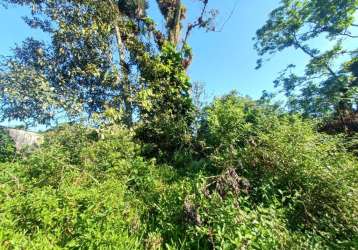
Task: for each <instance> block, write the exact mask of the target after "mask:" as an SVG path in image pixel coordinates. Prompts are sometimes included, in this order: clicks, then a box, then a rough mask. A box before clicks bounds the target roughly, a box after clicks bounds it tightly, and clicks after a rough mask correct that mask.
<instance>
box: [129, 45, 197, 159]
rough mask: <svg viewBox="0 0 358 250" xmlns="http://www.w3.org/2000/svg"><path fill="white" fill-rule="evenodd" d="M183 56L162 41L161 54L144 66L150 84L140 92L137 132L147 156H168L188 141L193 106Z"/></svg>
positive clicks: (188, 142) (146, 79)
mask: <svg viewBox="0 0 358 250" xmlns="http://www.w3.org/2000/svg"><path fill="white" fill-rule="evenodd" d="M184 58H185V55H183V53H178V52H177V51H176V49H175V47H174V46H173V45H172V44H170V43H165V44H164V45H163V48H162V51H161V54H160V55H158V56H157V57H156V58H155V59H154V60H153V61H152V63H151V64H149V65H145V67H144V68H143V76H142V77H143V78H144V79H145V82H146V83H148V84H149V87H148V88H146V89H144V90H142V91H141V92H140V93H139V98H138V101H139V106H140V118H141V122H140V123H139V127H138V128H137V130H136V132H137V138H139V139H140V140H141V141H142V142H144V143H146V144H147V148H148V149H149V150H147V152H145V154H147V155H149V156H157V157H158V158H161V157H163V158H164V159H167V160H168V159H169V158H171V157H172V156H173V154H174V153H175V152H176V151H178V150H181V149H183V148H184V147H188V146H189V144H190V141H191V134H192V133H191V125H192V123H193V121H194V106H193V104H192V100H191V97H190V94H189V91H190V87H191V84H190V82H189V78H188V77H187V75H186V72H185V69H184V68H183V65H182V61H183V59H184Z"/></svg>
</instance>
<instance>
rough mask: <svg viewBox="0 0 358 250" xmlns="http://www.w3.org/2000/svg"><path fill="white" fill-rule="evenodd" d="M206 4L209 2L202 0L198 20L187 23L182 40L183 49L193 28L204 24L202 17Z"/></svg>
mask: <svg viewBox="0 0 358 250" xmlns="http://www.w3.org/2000/svg"><path fill="white" fill-rule="evenodd" d="M208 3H209V0H204V1H203V8H202V9H201V13H200V16H199V17H198V19H197V20H196V21H195V22H194V23H189V25H188V28H187V30H186V32H185V37H184V40H183V47H184V46H185V44H186V43H187V40H188V38H189V35H190V33H191V31H192V30H193V29H194V28H196V27H200V26H202V25H203V24H204V23H205V21H204V15H205V12H206V9H207V7H208Z"/></svg>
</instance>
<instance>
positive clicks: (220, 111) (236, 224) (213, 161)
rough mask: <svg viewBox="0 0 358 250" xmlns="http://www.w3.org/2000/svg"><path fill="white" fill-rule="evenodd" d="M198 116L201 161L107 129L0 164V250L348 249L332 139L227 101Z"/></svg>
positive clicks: (352, 186)
mask: <svg viewBox="0 0 358 250" xmlns="http://www.w3.org/2000/svg"><path fill="white" fill-rule="evenodd" d="M205 113H206V115H205V117H203V120H202V126H201V128H200V130H199V131H198V139H200V140H201V143H202V144H203V151H202V152H200V153H201V155H202V156H203V157H204V158H203V159H201V160H200V161H193V159H191V161H190V160H186V161H182V162H186V163H187V164H188V165H186V166H182V167H181V168H173V167H171V166H168V165H159V164H157V163H156V162H155V159H153V160H145V159H143V157H142V156H141V153H142V151H143V148H142V146H140V145H139V144H136V143H135V142H134V140H133V137H134V136H136V134H135V132H134V131H131V130H129V129H126V128H123V127H121V126H118V125H112V126H110V127H107V128H97V129H93V128H86V127H83V126H79V125H65V126H62V127H59V128H57V129H54V130H52V131H50V132H47V133H46V134H45V140H44V143H43V144H42V146H41V147H40V148H39V149H37V150H36V151H34V152H32V153H31V154H29V155H24V156H23V158H22V159H17V161H16V162H12V163H2V164H1V165H0V187H1V189H0V203H1V204H2V206H1V209H0V246H1V247H2V248H6V249H16V248H26V249H39V248H40V249H93V248H103V249H128V247H130V248H133V249H237V248H246V249H327V248H332V249H337V248H346V249H354V247H355V242H356V241H357V233H358V230H357V223H358V222H357V218H358V207H357V204H358V200H357V199H358V195H357V187H358V183H357V180H358V178H357V177H358V173H357V165H358V163H357V160H356V159H355V158H354V157H353V156H352V155H350V154H349V153H347V152H345V151H344V149H343V147H341V145H342V144H341V140H340V138H335V137H332V136H328V135H322V134H319V133H317V132H315V130H314V128H315V124H314V123H312V122H309V121H303V120H302V119H301V118H299V117H296V116H290V115H286V114H283V113H281V112H280V111H278V110H276V109H273V108H272V107H270V106H267V104H260V103H258V102H255V101H253V100H250V99H247V98H243V97H239V96H237V95H236V94H234V93H232V94H230V95H227V96H225V97H223V98H218V99H216V100H215V101H214V102H213V103H212V104H211V105H210V106H208V107H207V108H206V109H205ZM220 128H221V129H220ZM173 157H176V158H185V154H183V153H182V152H179V153H177V154H176V155H175V156H173ZM188 159H190V157H188ZM172 160H173V159H172ZM179 162H180V161H179ZM177 163H178V162H177Z"/></svg>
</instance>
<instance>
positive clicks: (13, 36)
mask: <svg viewBox="0 0 358 250" xmlns="http://www.w3.org/2000/svg"><path fill="white" fill-rule="evenodd" d="M184 2H185V3H186V5H187V6H188V8H189V11H188V19H189V21H190V20H193V19H194V17H195V16H196V14H197V13H198V11H199V7H200V4H198V1H195V0H184ZM150 3H151V8H150V14H151V15H154V17H158V16H159V15H158V10H157V8H156V4H155V3H154V0H150ZM210 3H211V5H210V7H211V8H216V9H218V10H219V12H220V14H219V16H218V18H217V26H218V27H221V26H222V24H223V23H224V22H225V20H226V19H227V17H228V16H229V15H230V13H231V11H232V9H233V7H234V6H236V10H235V12H234V13H233V15H232V16H231V18H230V20H228V22H227V23H226V25H225V27H224V29H223V30H222V31H221V32H219V33H216V32H209V33H206V32H204V31H200V30H199V31H198V30H196V31H194V32H193V34H192V36H191V37H190V39H189V42H190V44H191V46H192V48H193V51H194V60H193V63H192V65H191V67H190V69H189V75H190V77H191V79H192V81H198V82H201V83H203V84H205V86H206V91H207V94H208V96H209V97H213V96H218V95H222V94H225V93H228V92H229V91H231V90H237V91H238V92H239V93H241V94H243V95H249V96H251V97H253V98H258V97H260V96H261V93H262V91H263V90H269V91H272V90H273V80H274V79H275V78H276V77H277V76H278V73H279V72H280V71H281V70H282V69H284V68H285V67H286V66H287V65H288V64H291V63H293V64H296V65H297V66H298V68H297V69H298V70H299V71H302V70H303V67H304V65H305V63H306V62H307V60H308V58H307V57H306V56H305V55H304V54H303V53H302V52H300V51H296V50H294V49H290V50H287V51H285V52H284V53H280V54H277V55H275V56H274V57H273V58H272V60H270V61H269V62H266V63H265V64H264V66H263V67H262V68H261V69H259V70H255V66H256V60H257V59H258V56H257V54H256V51H255V50H254V48H253V46H254V41H253V40H252V38H253V37H254V36H255V32H256V30H257V29H258V28H260V27H261V26H262V25H263V24H264V23H265V21H266V20H267V19H268V15H269V13H270V12H271V11H272V10H273V9H274V8H276V7H277V6H278V4H279V0H250V1H247V0H211V1H210ZM235 4H236V5H235ZM28 13H29V10H28V9H25V8H9V9H5V8H2V7H0V33H1V34H2V36H1V39H0V55H10V54H11V50H10V48H11V47H13V46H14V44H15V43H20V42H21V41H22V40H24V39H25V38H26V37H28V36H33V37H35V38H40V39H46V36H45V35H44V34H42V33H41V32H40V31H36V30H31V29H30V28H29V27H28V26H27V25H26V24H25V23H24V21H23V20H22V18H21V17H22V16H24V15H26V14H28ZM158 22H159V23H158V25H159V27H161V26H163V24H162V23H161V21H160V20H159V21H158ZM315 45H316V47H317V48H319V49H324V48H325V47H326V46H328V45H329V44H328V42H324V40H321V41H317V42H316V44H315Z"/></svg>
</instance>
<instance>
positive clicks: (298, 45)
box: [293, 34, 341, 83]
mask: <svg viewBox="0 0 358 250" xmlns="http://www.w3.org/2000/svg"><path fill="white" fill-rule="evenodd" d="M293 37H294V42H293V44H294V45H295V46H297V48H299V49H301V50H302V51H303V52H304V53H305V54H307V55H309V56H310V57H311V58H313V59H316V60H318V57H317V56H316V55H314V54H313V53H312V52H311V51H309V50H308V49H307V48H306V47H305V46H303V45H301V44H300V42H299V41H298V40H297V37H296V35H295V34H294V35H293ZM324 67H325V68H326V69H327V70H328V72H329V73H330V74H331V75H332V76H333V78H334V79H336V80H337V81H338V82H340V83H341V80H340V79H339V77H338V76H337V74H336V73H335V72H334V70H333V69H332V68H331V67H330V66H329V65H328V64H327V63H325V64H324Z"/></svg>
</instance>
